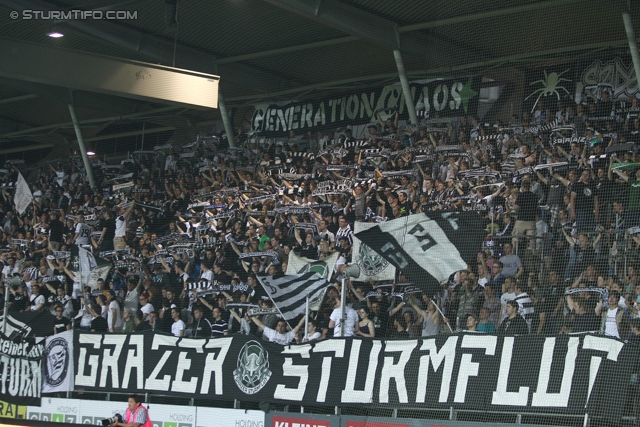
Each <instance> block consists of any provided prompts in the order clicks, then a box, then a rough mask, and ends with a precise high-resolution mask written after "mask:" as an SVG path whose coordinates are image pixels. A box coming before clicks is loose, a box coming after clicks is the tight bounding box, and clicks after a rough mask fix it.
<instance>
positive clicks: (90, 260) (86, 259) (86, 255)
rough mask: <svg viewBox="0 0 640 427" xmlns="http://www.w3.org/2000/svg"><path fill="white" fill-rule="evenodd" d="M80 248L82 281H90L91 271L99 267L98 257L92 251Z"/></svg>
mask: <svg viewBox="0 0 640 427" xmlns="http://www.w3.org/2000/svg"><path fill="white" fill-rule="evenodd" d="M78 249H79V253H78V255H79V258H80V275H81V276H82V283H88V282H89V278H90V277H91V272H92V271H93V270H95V269H96V268H97V267H98V264H97V263H96V259H95V257H94V256H93V254H92V253H91V252H89V251H88V250H86V249H85V248H82V247H81V248H78Z"/></svg>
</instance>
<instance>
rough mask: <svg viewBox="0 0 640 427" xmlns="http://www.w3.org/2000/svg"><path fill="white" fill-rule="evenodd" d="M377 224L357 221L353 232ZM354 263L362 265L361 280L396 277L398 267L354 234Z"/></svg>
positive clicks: (355, 232) (359, 278) (359, 279)
mask: <svg viewBox="0 0 640 427" xmlns="http://www.w3.org/2000/svg"><path fill="white" fill-rule="evenodd" d="M376 225H378V224H376V223H370V222H360V221H356V222H355V229H354V230H353V232H354V234H357V233H359V232H361V231H364V230H368V229H370V228H371V227H375V226H376ZM353 264H356V265H357V266H358V267H360V276H359V277H358V281H360V282H368V281H369V280H394V279H395V278H396V267H395V266H394V265H393V264H391V263H390V262H389V261H387V260H386V259H385V258H384V257H383V256H381V255H380V254H378V253H377V252H376V251H374V250H373V249H371V248H370V247H369V246H368V245H365V244H364V243H362V241H361V240H360V239H358V238H357V237H356V236H355V235H354V236H353Z"/></svg>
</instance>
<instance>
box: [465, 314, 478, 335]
mask: <svg viewBox="0 0 640 427" xmlns="http://www.w3.org/2000/svg"><path fill="white" fill-rule="evenodd" d="M465 332H478V316H477V315H476V314H474V313H467V321H466V328H465Z"/></svg>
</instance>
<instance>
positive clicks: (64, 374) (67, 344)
mask: <svg viewBox="0 0 640 427" xmlns="http://www.w3.org/2000/svg"><path fill="white" fill-rule="evenodd" d="M44 357H45V359H44V361H45V363H44V381H42V392H43V393H55V392H66V391H71V390H73V331H65V332H63V333H61V334H57V335H52V336H50V337H47V340H46V343H45V351H44Z"/></svg>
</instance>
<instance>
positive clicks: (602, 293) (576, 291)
mask: <svg viewBox="0 0 640 427" xmlns="http://www.w3.org/2000/svg"><path fill="white" fill-rule="evenodd" d="M580 292H593V293H597V294H600V298H601V299H602V301H604V302H607V301H608V299H609V289H607V288H571V289H567V290H566V291H565V292H564V294H565V295H574V294H579V293H580Z"/></svg>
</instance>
